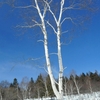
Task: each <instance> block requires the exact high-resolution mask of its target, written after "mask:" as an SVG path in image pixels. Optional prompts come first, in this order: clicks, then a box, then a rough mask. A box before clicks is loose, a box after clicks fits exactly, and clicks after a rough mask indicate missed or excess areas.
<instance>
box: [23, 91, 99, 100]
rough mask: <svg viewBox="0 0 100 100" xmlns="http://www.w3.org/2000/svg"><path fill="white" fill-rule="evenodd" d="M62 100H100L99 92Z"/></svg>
mask: <svg viewBox="0 0 100 100" xmlns="http://www.w3.org/2000/svg"><path fill="white" fill-rule="evenodd" d="M25 100H57V99H56V98H55V97H54V98H52V99H51V98H49V97H48V98H40V99H25ZM63 100H100V92H93V93H90V94H89V93H88V94H80V95H68V96H64V99H63Z"/></svg>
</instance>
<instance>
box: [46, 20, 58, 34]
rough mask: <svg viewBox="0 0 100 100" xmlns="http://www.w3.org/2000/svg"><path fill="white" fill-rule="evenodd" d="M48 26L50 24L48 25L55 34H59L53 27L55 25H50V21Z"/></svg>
mask: <svg viewBox="0 0 100 100" xmlns="http://www.w3.org/2000/svg"><path fill="white" fill-rule="evenodd" d="M47 24H48V25H49V26H50V27H51V28H52V29H53V31H54V33H55V34H57V32H56V30H55V28H54V27H53V25H52V24H50V23H49V21H47Z"/></svg>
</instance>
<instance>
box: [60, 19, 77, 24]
mask: <svg viewBox="0 0 100 100" xmlns="http://www.w3.org/2000/svg"><path fill="white" fill-rule="evenodd" d="M65 20H70V21H71V22H72V23H73V24H75V22H74V21H73V19H72V18H71V17H66V18H64V19H63V20H62V22H61V25H62V24H63V23H64V22H65Z"/></svg>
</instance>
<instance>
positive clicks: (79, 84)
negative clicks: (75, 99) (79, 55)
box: [0, 71, 100, 100]
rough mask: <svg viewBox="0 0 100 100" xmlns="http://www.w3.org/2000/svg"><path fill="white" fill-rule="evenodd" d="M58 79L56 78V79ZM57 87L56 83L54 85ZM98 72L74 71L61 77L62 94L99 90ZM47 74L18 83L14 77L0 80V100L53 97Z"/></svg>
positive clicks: (26, 78)
mask: <svg viewBox="0 0 100 100" xmlns="http://www.w3.org/2000/svg"><path fill="white" fill-rule="evenodd" d="M56 81H58V79H56ZM56 86H57V88H58V85H56ZM99 87H100V74H99V73H98V72H97V71H95V72H88V73H82V74H81V75H77V74H75V72H74V71H72V73H71V74H70V76H69V77H66V76H65V77H63V93H64V95H72V94H81V93H82V94H83V93H92V92H97V91H100V88H99ZM54 96H55V95H54V93H53V90H52V87H51V82H50V78H49V76H48V75H43V74H40V75H39V76H38V77H37V79H36V80H35V81H34V79H33V78H31V79H30V80H29V79H28V77H24V78H23V79H22V81H21V82H20V83H18V80H17V78H14V80H13V82H12V83H9V82H8V81H1V82H0V99H1V100H24V99H26V98H29V99H30V98H43V97H51V98H52V97H54Z"/></svg>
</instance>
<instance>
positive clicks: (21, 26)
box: [16, 24, 41, 28]
mask: <svg viewBox="0 0 100 100" xmlns="http://www.w3.org/2000/svg"><path fill="white" fill-rule="evenodd" d="M40 25H41V24H34V25H26V26H25V25H17V26H16V28H33V27H36V26H40Z"/></svg>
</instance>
